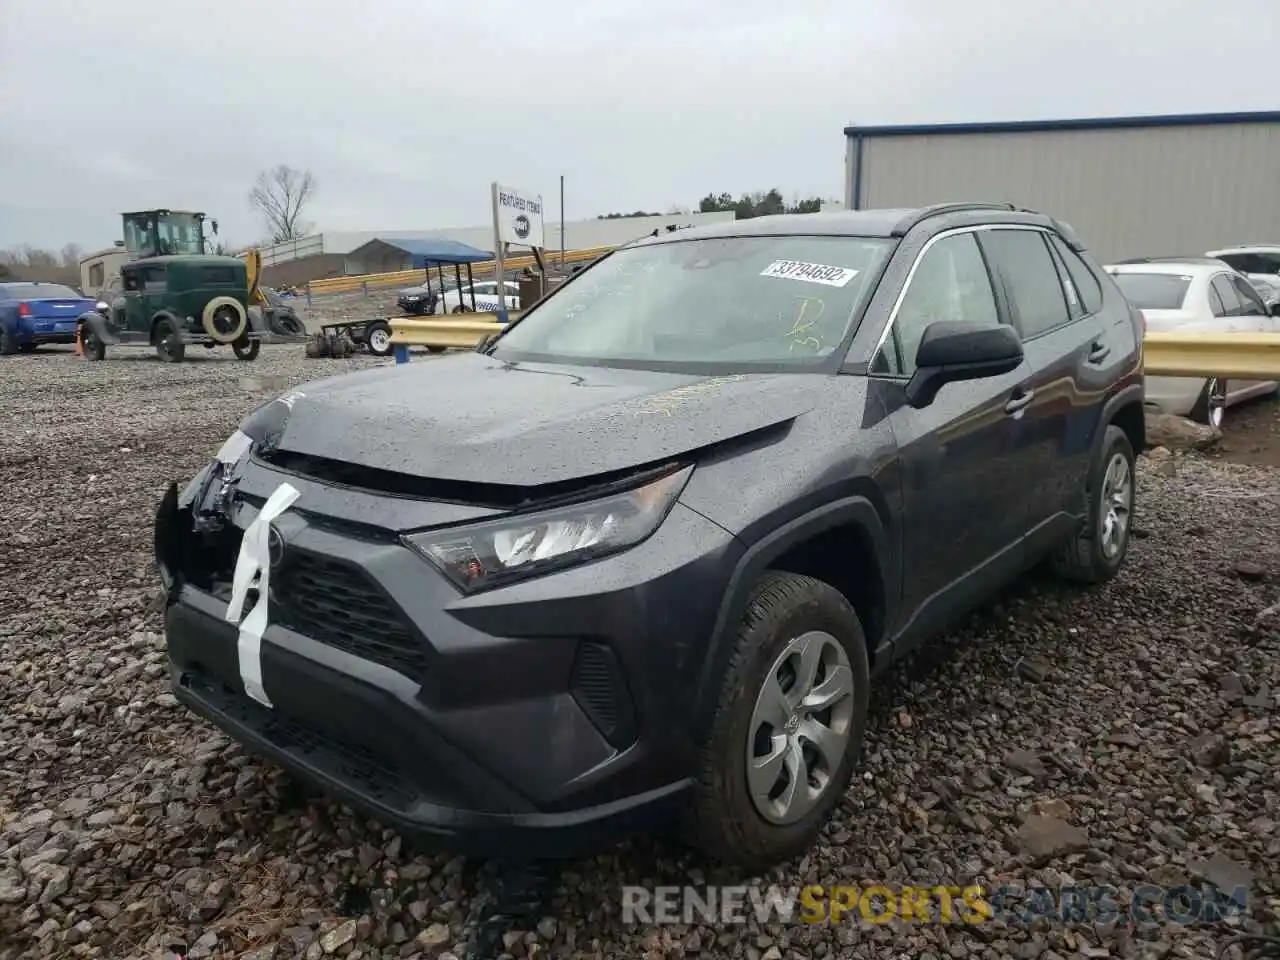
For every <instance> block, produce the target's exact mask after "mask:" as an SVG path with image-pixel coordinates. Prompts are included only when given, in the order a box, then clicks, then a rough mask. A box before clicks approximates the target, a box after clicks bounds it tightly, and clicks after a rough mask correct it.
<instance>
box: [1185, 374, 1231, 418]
mask: <svg viewBox="0 0 1280 960" xmlns="http://www.w3.org/2000/svg"><path fill="white" fill-rule="evenodd" d="M1226 415H1227V381H1226V380H1224V379H1222V378H1220V377H1210V378H1209V379H1208V380H1206V381H1205V382H1204V389H1203V390H1201V391H1200V398H1199V399H1198V400H1196V405H1195V406H1194V407H1192V408H1191V419H1192V420H1194V421H1195V422H1196V423H1204V424H1208V425H1209V426H1211V427H1216V428H1217V429H1219V430H1221V429H1222V421H1223V420H1224V419H1226Z"/></svg>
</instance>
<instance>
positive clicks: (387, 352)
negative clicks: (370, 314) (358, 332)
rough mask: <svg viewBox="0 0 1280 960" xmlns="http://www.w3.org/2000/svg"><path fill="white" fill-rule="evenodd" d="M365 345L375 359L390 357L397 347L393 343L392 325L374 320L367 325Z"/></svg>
mask: <svg viewBox="0 0 1280 960" xmlns="http://www.w3.org/2000/svg"><path fill="white" fill-rule="evenodd" d="M364 343H365V346H367V347H368V348H369V352H370V353H372V354H373V355H374V356H375V357H389V356H391V353H392V351H394V350H395V346H394V345H393V344H392V343H391V324H389V323H387V321H385V320H374V321H372V322H370V323H368V324H366V325H365V328H364Z"/></svg>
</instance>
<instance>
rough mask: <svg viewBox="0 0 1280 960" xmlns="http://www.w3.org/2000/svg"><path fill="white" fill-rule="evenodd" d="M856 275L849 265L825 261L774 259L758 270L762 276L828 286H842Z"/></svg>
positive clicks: (855, 271)
mask: <svg viewBox="0 0 1280 960" xmlns="http://www.w3.org/2000/svg"><path fill="white" fill-rule="evenodd" d="M857 275H858V271H857V270H854V269H853V268H851V267H832V266H828V265H827V264H825V263H805V262H804V261H803V260H775V261H773V263H771V264H769V265H768V266H767V267H765V268H764V269H763V270H761V271H760V276H762V277H782V278H783V279H784V280H804V281H806V282H808V283H821V284H824V285H825V286H828V287H843V286H844V285H845V284H847V283H848V282H849V281H850V280H852V279H853V278H854V277H856V276H857Z"/></svg>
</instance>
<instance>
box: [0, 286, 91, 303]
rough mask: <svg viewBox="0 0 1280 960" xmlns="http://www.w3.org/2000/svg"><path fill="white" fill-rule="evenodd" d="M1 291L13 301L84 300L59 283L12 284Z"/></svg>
mask: <svg viewBox="0 0 1280 960" xmlns="http://www.w3.org/2000/svg"><path fill="white" fill-rule="evenodd" d="M3 289H4V295H5V296H7V297H10V298H12V299H14V300H52V299H55V298H57V299H67V298H70V299H73V300H83V299H85V298H84V297H82V296H81V295H80V294H78V293H76V292H75V291H74V290H72V289H71V288H70V287H64V286H63V285H62V284H60V283H13V284H9V285H8V286H6V287H4V288H3Z"/></svg>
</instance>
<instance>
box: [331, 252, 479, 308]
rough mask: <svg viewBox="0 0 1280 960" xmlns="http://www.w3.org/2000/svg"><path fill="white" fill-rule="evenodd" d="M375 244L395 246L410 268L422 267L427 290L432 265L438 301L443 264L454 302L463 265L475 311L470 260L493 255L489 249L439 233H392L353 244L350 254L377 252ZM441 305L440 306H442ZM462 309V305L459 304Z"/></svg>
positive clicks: (460, 283)
mask: <svg viewBox="0 0 1280 960" xmlns="http://www.w3.org/2000/svg"><path fill="white" fill-rule="evenodd" d="M379 248H389V249H392V250H398V251H400V252H401V253H407V254H409V256H410V257H411V258H412V262H413V267H414V269H421V270H424V271H426V283H425V286H426V288H427V290H428V291H431V268H432V267H435V268H436V277H437V279H438V282H439V284H440V287H439V294H440V302H441V304H442V305H443V303H444V290H445V282H444V268H445V267H446V266H452V267H453V277H454V282H455V283H456V284H457V286H458V303H459V304H460V305H461V304H462V291H463V289H464V287H463V285H462V267H463V265H465V266H466V268H467V283H466V287H465V289H466V290H468V291H470V293H471V312H472V313H475V312H476V291H475V283H474V279H473V277H472V275H471V265H472V264H473V263H485V262H487V261H490V260H492V259H493V252H492V251H489V250H481V249H479V248H478V247H473V246H471V245H470V244H466V243H459V242H458V241H457V240H449V239H446V238H443V237H426V238H414V239H397V238H394V237H386V238H381V237H380V238H378V239H377V240H370V241H369V242H368V243H366V244H364V245H363V246H361V247H357V248H356V250H353V251H352V255H353V256H358V255H359V254H360V253H361V252H364V251H368V252H380V251H379ZM442 308H443V307H442ZM463 309H464V310H465V309H466V307H465V306H463Z"/></svg>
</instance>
